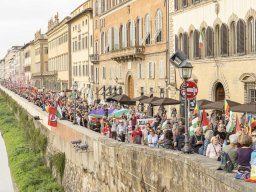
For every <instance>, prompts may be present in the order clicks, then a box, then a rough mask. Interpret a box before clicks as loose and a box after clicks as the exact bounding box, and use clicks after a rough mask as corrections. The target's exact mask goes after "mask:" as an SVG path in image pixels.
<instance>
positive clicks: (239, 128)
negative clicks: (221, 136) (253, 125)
mask: <svg viewBox="0 0 256 192" xmlns="http://www.w3.org/2000/svg"><path fill="white" fill-rule="evenodd" d="M239 131H241V127H240V122H239V119H238V116H237V114H236V133H237V132H239Z"/></svg>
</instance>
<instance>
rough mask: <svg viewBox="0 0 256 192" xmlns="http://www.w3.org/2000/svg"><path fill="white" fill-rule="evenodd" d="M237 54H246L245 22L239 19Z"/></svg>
mask: <svg viewBox="0 0 256 192" xmlns="http://www.w3.org/2000/svg"><path fill="white" fill-rule="evenodd" d="M236 27H237V33H236V34H237V38H236V39H237V53H239V54H245V22H244V21H243V20H242V19H239V20H238V22H237V26H236Z"/></svg>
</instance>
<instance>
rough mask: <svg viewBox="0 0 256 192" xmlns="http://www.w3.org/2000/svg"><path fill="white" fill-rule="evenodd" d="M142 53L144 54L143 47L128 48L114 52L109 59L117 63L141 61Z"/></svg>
mask: <svg viewBox="0 0 256 192" xmlns="http://www.w3.org/2000/svg"><path fill="white" fill-rule="evenodd" d="M144 53H145V47H144V46H135V47H129V48H125V49H121V50H118V51H115V52H114V54H113V56H112V57H111V59H112V60H114V61H116V62H118V63H120V62H124V61H129V60H138V59H139V60H143V59H144V57H145V56H144Z"/></svg>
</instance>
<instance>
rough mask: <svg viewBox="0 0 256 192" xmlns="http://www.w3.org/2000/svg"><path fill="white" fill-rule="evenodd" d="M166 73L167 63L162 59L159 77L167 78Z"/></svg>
mask: <svg viewBox="0 0 256 192" xmlns="http://www.w3.org/2000/svg"><path fill="white" fill-rule="evenodd" d="M165 74H166V67H165V63H164V61H163V60H161V61H160V62H159V78H161V79H163V78H165Z"/></svg>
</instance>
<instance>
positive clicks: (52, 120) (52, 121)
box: [48, 107, 57, 127]
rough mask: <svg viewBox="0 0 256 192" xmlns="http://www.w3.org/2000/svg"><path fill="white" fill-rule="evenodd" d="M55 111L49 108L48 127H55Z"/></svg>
mask: <svg viewBox="0 0 256 192" xmlns="http://www.w3.org/2000/svg"><path fill="white" fill-rule="evenodd" d="M56 113H57V110H56V109H55V108H54V107H49V115H48V125H50V126H52V127H57V116H56Z"/></svg>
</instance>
